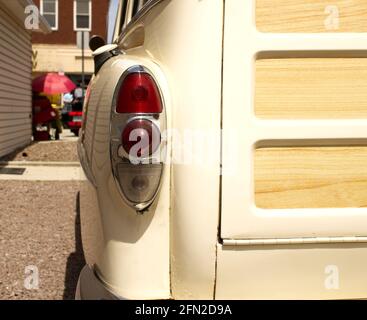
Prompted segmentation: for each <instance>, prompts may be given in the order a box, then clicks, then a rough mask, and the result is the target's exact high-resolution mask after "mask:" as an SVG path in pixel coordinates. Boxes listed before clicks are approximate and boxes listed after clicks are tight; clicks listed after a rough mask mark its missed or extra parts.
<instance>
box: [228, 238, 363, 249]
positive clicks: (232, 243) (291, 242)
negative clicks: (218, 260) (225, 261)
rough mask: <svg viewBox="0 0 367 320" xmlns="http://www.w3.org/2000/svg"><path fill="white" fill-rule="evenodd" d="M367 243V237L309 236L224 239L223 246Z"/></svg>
mask: <svg viewBox="0 0 367 320" xmlns="http://www.w3.org/2000/svg"><path fill="white" fill-rule="evenodd" d="M337 243H367V237H315V238H312V237H309V238H284V239H239V240H235V239H223V246H232V247H236V246H260V245H263V246H264V245H269V246H270V245H271V246H274V245H301V244H337Z"/></svg>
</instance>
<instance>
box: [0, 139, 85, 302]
mask: <svg viewBox="0 0 367 320" xmlns="http://www.w3.org/2000/svg"><path fill="white" fill-rule="evenodd" d="M74 140H75V139H74ZM61 144H63V146H62V147H61V148H62V149H64V150H65V149H66V150H75V146H74V145H75V141H73V140H71V141H70V140H69V141H67V142H62V143H61V142H53V143H43V144H37V145H33V146H31V147H29V148H26V150H28V152H29V154H30V155H31V156H30V157H27V158H28V159H27V161H29V160H30V159H31V160H36V161H39V160H42V159H43V160H44V161H53V160H56V159H57V160H60V158H56V157H55V150H56V152H57V153H59V151H57V150H60V149H59V148H60V145H61ZM40 146H41V147H40ZM40 150H41V153H40V154H39V153H38V152H39V151H40ZM20 154H21V151H20V152H18V153H17V156H16V157H18V156H19V155H20ZM40 155H42V156H40ZM43 155H44V156H43ZM18 159H19V158H18ZM65 159H66V160H65ZM76 159H77V157H76V152H75V151H72V156H71V157H68V158H63V159H62V160H61V161H75V160H76ZM23 161H24V160H23ZM55 165H56V164H54V166H50V165H48V166H42V164H39V163H38V164H37V165H31V166H28V165H27V166H25V167H26V169H27V170H28V172H27V173H25V174H24V175H23V178H21V177H20V176H4V175H2V174H0V195H1V196H0V223H1V228H0V300H4V299H14V300H23V299H26V300H28V299H31V300H43V299H51V300H60V299H73V298H74V293H75V288H76V284H77V278H78V275H79V272H80V270H81V268H82V267H83V266H84V265H85V261H84V256H83V251H82V245H81V235H80V218H79V211H78V210H79V190H80V182H78V181H76V180H78V177H79V178H80V171H79V170H80V169H79V168H77V167H75V164H73V163H70V164H69V166H67V167H55ZM10 167H11V165H10ZM14 167H19V166H14ZM1 176H2V177H1ZM61 176H63V178H62V179H61V178H60V177H61ZM14 177H15V178H14ZM74 178H75V179H76V180H74ZM1 179H3V180H1ZM16 179H20V180H19V181H17V180H16ZM25 180H28V181H25ZM39 180H49V181H39ZM56 180H59V181H56ZM60 180H74V181H60ZM37 273H38V278H39V283H38V289H37V288H36V287H37V280H36V279H37ZM35 280H36V281H35Z"/></svg>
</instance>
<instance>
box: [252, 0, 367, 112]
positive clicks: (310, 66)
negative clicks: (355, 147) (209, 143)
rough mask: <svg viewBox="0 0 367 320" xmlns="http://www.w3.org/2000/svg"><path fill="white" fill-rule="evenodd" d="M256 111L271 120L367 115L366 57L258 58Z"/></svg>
mask: <svg viewBox="0 0 367 320" xmlns="http://www.w3.org/2000/svg"><path fill="white" fill-rule="evenodd" d="M366 3H367V1H366ZM255 113H256V115H257V116H258V117H260V118H274V119H338V118H339V119H343V118H345V119H351V118H367V59H366V58H291V59H288V58H286V59H260V60H257V61H256V95H255Z"/></svg>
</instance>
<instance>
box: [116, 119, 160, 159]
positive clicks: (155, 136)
mask: <svg viewBox="0 0 367 320" xmlns="http://www.w3.org/2000/svg"><path fill="white" fill-rule="evenodd" d="M121 142H122V147H123V148H124V150H125V152H126V153H127V154H128V155H129V156H131V157H133V158H137V157H142V158H146V157H148V156H150V155H152V154H153V153H154V152H156V151H157V149H158V147H159V145H160V143H161V134H160V131H159V129H158V128H157V126H156V125H155V124H154V123H153V122H151V121H149V120H146V119H136V120H133V121H131V122H129V123H128V124H127V125H126V127H125V128H124V130H123V132H122V135H121ZM135 145H136V147H135V148H134V149H133V147H134V146H135Z"/></svg>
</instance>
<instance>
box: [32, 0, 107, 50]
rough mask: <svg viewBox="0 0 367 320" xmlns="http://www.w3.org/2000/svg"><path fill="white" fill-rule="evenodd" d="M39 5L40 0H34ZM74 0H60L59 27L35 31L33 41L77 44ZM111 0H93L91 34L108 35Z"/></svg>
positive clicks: (104, 36)
mask: <svg viewBox="0 0 367 320" xmlns="http://www.w3.org/2000/svg"><path fill="white" fill-rule="evenodd" d="M33 2H34V3H35V4H36V5H37V6H38V7H39V5H40V0H33ZM73 3H74V0H59V28H58V30H57V31H52V33H50V34H47V35H43V34H38V33H33V36H32V42H33V43H42V44H76V31H74V5H73ZM108 5H109V0H92V31H91V33H90V35H91V36H92V35H100V36H102V37H103V38H106V37H107V13H108Z"/></svg>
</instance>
